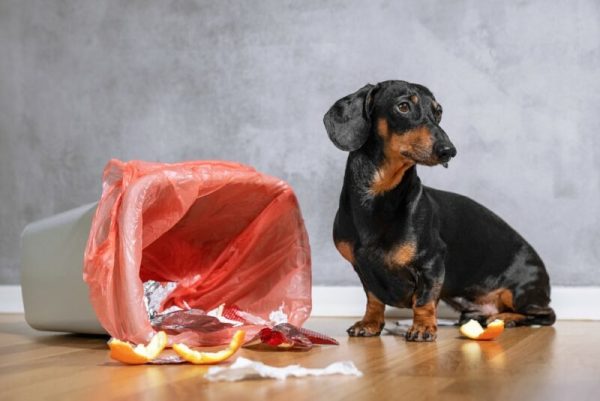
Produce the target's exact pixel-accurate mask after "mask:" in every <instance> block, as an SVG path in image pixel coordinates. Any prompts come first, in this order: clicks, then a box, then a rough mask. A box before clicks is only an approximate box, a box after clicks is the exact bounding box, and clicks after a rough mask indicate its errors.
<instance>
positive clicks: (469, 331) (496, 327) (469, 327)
mask: <svg viewBox="0 0 600 401" xmlns="http://www.w3.org/2000/svg"><path fill="white" fill-rule="evenodd" d="M503 331H504V321H503V320H499V319H496V320H494V321H493V322H491V323H489V324H488V325H487V327H486V328H485V329H484V328H483V327H481V324H480V323H479V322H478V321H477V320H473V319H471V320H469V321H468V322H467V323H465V324H463V325H462V326H460V334H462V335H463V336H465V337H467V338H470V339H472V340H493V339H494V338H496V337H498V336H499V335H500V334H502V332H503Z"/></svg>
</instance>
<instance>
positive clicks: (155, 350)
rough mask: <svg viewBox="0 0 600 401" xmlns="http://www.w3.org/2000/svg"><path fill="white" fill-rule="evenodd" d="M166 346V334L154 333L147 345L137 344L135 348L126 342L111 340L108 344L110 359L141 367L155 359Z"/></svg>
mask: <svg viewBox="0 0 600 401" xmlns="http://www.w3.org/2000/svg"><path fill="white" fill-rule="evenodd" d="M166 346H167V334H166V333H165V332H164V331H159V332H158V333H156V334H155V335H154V336H153V337H152V339H151V340H150V342H149V343H148V345H143V344H138V345H136V346H135V347H134V346H133V344H131V343H130V342H127V341H121V340H118V339H116V338H111V339H110V341H109V342H108V347H109V348H110V357H111V358H112V359H114V360H117V361H119V362H123V363H126V364H129V365H141V364H144V363H148V362H150V361H152V360H153V359H155V358H156V357H157V356H158V355H159V354H160V353H161V352H162V350H163V349H165V347H166Z"/></svg>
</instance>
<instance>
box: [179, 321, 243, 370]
mask: <svg viewBox="0 0 600 401" xmlns="http://www.w3.org/2000/svg"><path fill="white" fill-rule="evenodd" d="M245 334H246V333H244V331H243V330H238V331H236V332H235V334H234V335H233V338H232V339H231V343H230V344H229V347H227V348H225V349H224V350H221V351H217V352H200V351H194V350H193V349H191V348H189V347H188V346H187V345H185V344H173V350H174V351H175V352H176V353H177V355H179V356H180V357H181V358H183V359H185V360H186V361H188V362H190V363H193V364H194V365H210V364H214V363H219V362H223V361H224V360H226V359H228V358H229V357H230V356H232V355H233V354H235V353H236V352H237V351H238V350H239V349H240V347H241V346H242V344H243V343H244V336H245Z"/></svg>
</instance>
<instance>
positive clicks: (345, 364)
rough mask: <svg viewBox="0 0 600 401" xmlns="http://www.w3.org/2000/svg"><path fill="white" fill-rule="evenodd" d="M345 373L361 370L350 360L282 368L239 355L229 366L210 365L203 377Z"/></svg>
mask: <svg viewBox="0 0 600 401" xmlns="http://www.w3.org/2000/svg"><path fill="white" fill-rule="evenodd" d="M327 375H347V376H358V377H360V376H362V372H361V371H360V370H358V369H357V368H356V366H355V365H354V363H353V362H351V361H342V362H334V363H332V364H331V365H329V366H327V367H325V368H323V369H309V368H304V367H302V366H300V365H289V366H286V367H283V368H278V367H275V366H269V365H265V364H264V363H262V362H257V361H252V360H250V359H246V358H242V357H239V358H238V359H237V360H236V361H235V362H234V363H233V364H231V366H228V367H220V366H216V367H212V368H210V369H208V372H207V373H206V375H204V377H205V378H206V379H207V380H210V381H230V382H233V381H238V380H244V379H277V380H285V379H286V378H288V377H289V376H292V377H306V376H327Z"/></svg>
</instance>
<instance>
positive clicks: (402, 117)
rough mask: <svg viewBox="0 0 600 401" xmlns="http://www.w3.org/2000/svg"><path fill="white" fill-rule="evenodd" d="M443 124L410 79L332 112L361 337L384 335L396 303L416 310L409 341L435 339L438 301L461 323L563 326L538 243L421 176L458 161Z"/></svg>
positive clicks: (344, 238) (361, 94) (344, 247)
mask: <svg viewBox="0 0 600 401" xmlns="http://www.w3.org/2000/svg"><path fill="white" fill-rule="evenodd" d="M441 118H442V107H441V105H440V104H439V103H438V102H437V101H436V100H435V98H434V96H433V94H432V93H431V92H430V91H429V90H428V89H427V88H425V87H424V86H421V85H416V84H411V83H408V82H404V81H386V82H381V83H379V84H377V85H366V86H364V87H363V88H361V89H359V90H358V91H357V92H355V93H353V94H351V95H348V96H346V97H344V98H342V99H340V100H338V101H337V102H336V103H335V104H334V105H333V106H332V107H331V109H330V110H329V111H328V112H327V114H325V118H324V123H325V127H326V129H327V134H328V135H329V138H330V139H331V140H332V141H333V143H334V144H335V145H336V146H337V147H338V148H340V149H342V150H345V151H350V154H349V156H348V162H347V164H346V172H345V177H344V185H343V188H342V193H341V195H340V205H339V210H338V212H337V215H336V217H335V223H334V228H333V237H334V241H335V244H336V247H337V249H338V250H339V252H340V253H341V254H342V256H343V257H344V258H345V259H346V260H348V261H349V262H350V263H351V264H352V266H353V267H354V270H355V271H356V272H357V273H358V275H359V277H360V280H361V282H362V285H363V287H364V289H365V292H366V295H367V308H366V312H365V315H364V317H363V318H362V320H360V321H358V322H356V323H355V324H354V325H353V326H352V327H350V328H349V329H348V333H349V334H350V335H351V336H373V335H378V334H379V333H380V332H381V330H382V328H383V325H384V309H385V305H392V306H396V307H406V308H412V310H413V325H412V327H411V328H410V329H409V330H408V332H407V334H406V339H407V340H410V341H433V340H434V339H435V338H436V331H437V324H436V307H437V303H438V301H439V300H440V299H442V300H444V301H445V302H446V303H448V304H449V305H451V306H452V307H453V308H455V309H457V310H458V311H460V312H461V317H460V320H461V322H465V321H466V320H468V319H477V320H479V321H480V322H482V323H484V324H485V323H486V322H489V321H491V320H493V319H497V318H498V319H503V320H504V321H505V323H506V325H507V326H514V325H531V324H542V325H551V324H552V323H554V320H555V315H554V311H553V310H552V309H551V308H550V307H549V306H548V304H549V302H550V284H549V278H548V274H547V273H546V269H545V267H544V264H543V262H542V260H541V259H540V257H539V256H538V255H537V253H536V252H535V250H534V249H533V248H532V247H531V245H529V244H528V243H527V242H526V241H525V240H524V239H523V238H522V237H521V236H520V235H519V234H518V233H517V232H516V231H514V230H513V229H512V228H511V227H510V226H509V225H508V224H506V223H505V222H504V221H503V220H502V219H500V218H499V217H498V216H496V215H495V214H494V213H492V212H491V211H490V210H488V209H486V208H485V207H483V206H481V205H480V204H478V203H476V202H474V201H473V200H471V199H469V198H466V197H464V196H461V195H457V194H454V193H451V192H444V191H439V190H436V189H433V188H428V187H426V186H423V185H422V184H421V181H420V180H419V177H417V170H416V167H415V165H416V164H424V165H428V166H433V165H437V164H442V165H444V166H447V163H448V161H449V160H450V159H451V158H452V157H454V156H455V155H456V149H455V148H454V145H453V144H452V143H451V142H450V139H449V138H448V136H447V135H446V133H445V132H444V131H443V130H442V129H441V128H440V125H439V124H440V120H441Z"/></svg>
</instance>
